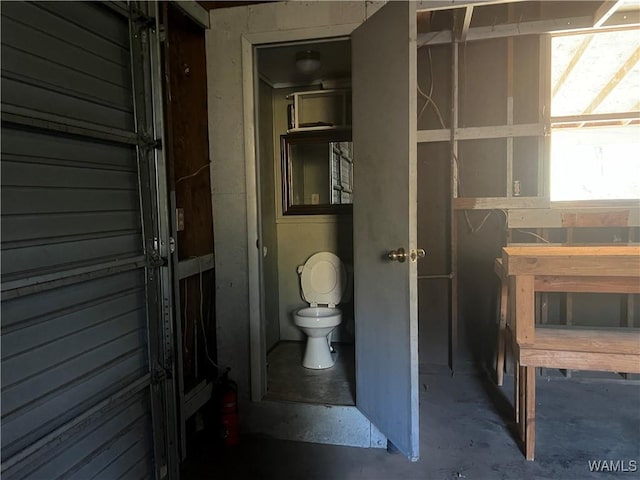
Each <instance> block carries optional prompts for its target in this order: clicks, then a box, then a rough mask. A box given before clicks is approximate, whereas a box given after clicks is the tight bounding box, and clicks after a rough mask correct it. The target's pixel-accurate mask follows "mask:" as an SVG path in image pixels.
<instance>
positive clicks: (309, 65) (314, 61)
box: [296, 50, 320, 75]
mask: <svg viewBox="0 0 640 480" xmlns="http://www.w3.org/2000/svg"><path fill="white" fill-rule="evenodd" d="M296 68H297V69H298V70H299V71H300V72H302V73H304V74H305V75H308V74H310V73H313V72H315V71H316V70H318V69H319V68H320V53H319V52H316V51H315V50H303V51H301V52H298V53H296Z"/></svg>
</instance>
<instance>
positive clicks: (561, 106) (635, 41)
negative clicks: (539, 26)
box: [551, 29, 640, 201]
mask: <svg viewBox="0 0 640 480" xmlns="http://www.w3.org/2000/svg"><path fill="white" fill-rule="evenodd" d="M639 110H640V32H639V31H638V30H637V29H635V30H621V31H611V32H598V33H590V34H580V35H562V36H555V37H553V38H552V40H551V128H552V130H551V200H553V201H564V200H600V199H640V113H639Z"/></svg>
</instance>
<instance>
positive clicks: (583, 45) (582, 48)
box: [551, 35, 593, 98]
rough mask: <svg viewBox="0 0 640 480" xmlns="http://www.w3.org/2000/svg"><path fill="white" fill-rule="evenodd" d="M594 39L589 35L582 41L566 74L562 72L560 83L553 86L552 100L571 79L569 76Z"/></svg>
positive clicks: (565, 71) (566, 69)
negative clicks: (568, 79)
mask: <svg viewBox="0 0 640 480" xmlns="http://www.w3.org/2000/svg"><path fill="white" fill-rule="evenodd" d="M592 39H593V36H591V35H589V36H587V37H585V38H584V40H582V42H581V43H580V45H579V46H578V48H577V50H576V52H575V53H574V54H573V57H572V58H571V61H570V62H569V64H568V65H567V68H565V70H564V72H562V75H560V78H558V81H557V82H556V84H555V85H554V86H553V91H552V92H551V98H553V97H555V96H556V94H557V93H558V92H559V91H560V89H561V88H562V85H564V82H566V81H567V78H569V75H570V74H571V72H572V71H573V69H574V68H575V66H576V65H577V64H578V62H579V61H580V59H581V58H582V55H584V52H585V51H586V50H587V47H588V46H589V44H590V43H591V40H592Z"/></svg>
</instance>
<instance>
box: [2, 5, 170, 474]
mask: <svg viewBox="0 0 640 480" xmlns="http://www.w3.org/2000/svg"><path fill="white" fill-rule="evenodd" d="M145 8H147V7H145ZM1 13H2V24H1V29H2V52H1V53H2V120H3V123H2V145H1V148H2V172H1V173H2V177H1V180H2V192H1V197H2V252H1V261H2V263H1V267H2V312H1V313H2V317H1V318H2V337H1V342H2V407H1V408H2V478H3V479H4V478H6V479H10V478H16V479H18V478H38V479H54V478H78V479H89V478H106V479H115V478H149V477H153V476H156V477H163V476H165V475H167V474H168V473H171V471H173V469H172V467H169V466H167V463H170V462H167V459H166V456H167V447H166V438H167V434H166V433H165V432H166V423H167V422H168V421H169V420H168V418H169V415H170V410H168V409H169V408H170V407H171V402H165V401H164V398H163V394H165V393H166V392H167V390H166V389H164V388H163V387H164V384H165V383H168V380H167V378H166V377H167V376H166V375H165V374H164V370H162V368H160V371H161V372H162V374H160V375H159V374H158V366H157V365H156V362H157V363H158V364H159V365H161V364H162V361H161V360H157V359H156V357H158V355H159V353H158V352H159V347H158V345H159V344H160V343H161V341H160V340H158V338H157V337H158V336H159V334H158V333H157V332H159V331H161V330H162V327H157V326H156V324H157V323H159V322H160V318H161V317H162V315H161V312H162V310H161V308H158V307H157V303H159V302H157V301H155V299H156V298H159V295H160V294H159V293H158V289H159V285H157V284H159V282H158V281H157V280H158V278H159V276H160V275H161V273H160V268H161V266H160V264H161V262H157V261H156V262H155V264H154V265H151V266H150V265H149V262H148V260H147V257H148V256H147V255H146V253H145V252H149V248H147V249H145V243H146V244H147V246H148V245H149V243H148V241H147V240H146V238H150V236H153V235H157V233H153V232H154V231H155V229H157V228H156V227H157V223H158V221H157V215H156V221H155V222H152V221H151V220H150V219H151V218H152V217H153V216H152V215H151V214H150V213H148V212H151V211H155V212H158V207H157V198H158V192H157V191H156V190H155V188H154V186H153V185H152V184H153V179H151V180H150V178H151V177H150V174H149V171H148V170H145V169H144V168H143V167H140V169H139V165H141V164H143V165H144V162H145V159H146V156H148V155H151V156H152V155H154V153H153V151H152V150H153V149H145V148H141V147H140V138H141V137H142V134H141V135H138V133H136V132H139V131H140V125H141V124H142V123H141V122H145V121H149V122H150V119H149V118H148V117H144V118H142V120H141V119H140V113H138V116H137V117H138V118H136V115H134V95H133V91H134V90H136V97H137V101H139V100H140V99H141V98H142V97H143V95H141V92H142V93H143V91H144V88H145V87H148V85H146V86H145V85H142V86H136V88H134V86H133V85H134V83H135V84H137V83H138V82H137V81H135V82H134V81H132V71H131V70H132V69H131V65H132V63H131V52H132V50H133V51H134V52H137V53H138V54H139V55H140V58H137V59H135V61H136V62H138V63H140V62H144V61H146V60H148V58H146V57H144V56H143V54H142V52H143V51H144V45H142V46H141V47H139V48H137V49H136V47H135V41H134V42H133V43H132V45H134V47H133V49H132V48H131V47H130V33H129V28H130V25H129V10H128V7H127V6H126V5H125V4H118V3H112V4H110V6H109V5H103V4H101V3H97V2H96V3H93V2H87V3H82V2H47V3H35V2H34V3H31V2H3V4H2V12H1ZM140 18H143V17H140ZM143 20H144V21H145V22H146V23H147V26H148V24H150V20H153V19H150V18H149V17H146V18H143ZM145 22H142V23H145ZM132 25H135V24H132ZM133 28H135V27H133ZM144 28H147V27H144ZM140 31H142V30H140ZM137 33H140V32H137ZM137 37H138V35H134V38H137ZM144 40H145V41H148V37H147V36H146V35H145V38H144ZM146 45H147V47H148V44H146ZM134 64H135V63H134ZM150 68H151V67H150ZM147 76H148V75H147ZM133 77H134V79H135V77H136V75H135V72H134V76H133ZM140 83H145V82H140ZM149 97H150V95H147V100H146V103H147V104H149V103H152V102H151V101H150V100H149ZM142 101H143V102H144V99H143V100H142ZM136 108H137V109H140V108H145V109H149V107H148V105H141V104H137V105H136ZM150 130H153V129H152V128H150V129H148V130H147V131H146V132H142V133H144V134H145V135H147V136H148V135H150V133H149V131H150ZM154 199H155V200H154ZM141 207H142V208H141ZM145 208H146V212H147V213H145V214H144V215H143V214H142V212H143V211H145ZM143 219H144V221H143ZM143 226H144V228H143ZM145 231H146V233H145ZM156 238H157V237H156ZM156 257H157V256H156ZM156 260H157V258H156ZM149 282H153V283H152V284H150V283H149ZM166 307H168V305H167V306H166ZM165 333H166V332H165ZM168 333H169V334H170V333H171V332H168ZM150 364H151V365H153V367H150ZM169 392H170V389H169ZM154 435H155V437H154ZM154 439H155V442H154ZM159 457H162V458H159ZM154 459H155V462H154ZM167 469H169V471H168V470H167Z"/></svg>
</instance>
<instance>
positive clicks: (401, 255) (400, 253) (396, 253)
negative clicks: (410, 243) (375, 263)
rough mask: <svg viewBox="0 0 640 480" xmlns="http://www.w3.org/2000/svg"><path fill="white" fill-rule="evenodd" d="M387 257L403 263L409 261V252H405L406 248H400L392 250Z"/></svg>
mask: <svg viewBox="0 0 640 480" xmlns="http://www.w3.org/2000/svg"><path fill="white" fill-rule="evenodd" d="M387 257H388V258H389V260H391V261H395V262H400V263H403V262H404V261H406V260H407V252H405V251H404V248H399V249H397V250H391V251H390V252H389V253H388V254H387Z"/></svg>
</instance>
